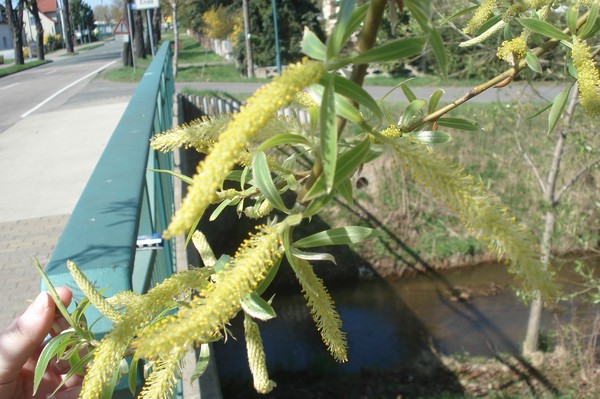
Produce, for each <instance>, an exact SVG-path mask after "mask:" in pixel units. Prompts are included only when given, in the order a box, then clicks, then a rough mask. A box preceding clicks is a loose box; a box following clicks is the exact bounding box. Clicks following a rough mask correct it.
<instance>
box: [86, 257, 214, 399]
mask: <svg viewBox="0 0 600 399" xmlns="http://www.w3.org/2000/svg"><path fill="white" fill-rule="evenodd" d="M212 273H213V271H212V269H209V268H203V269H194V270H188V271H183V272H179V273H177V274H175V275H173V276H172V277H170V278H168V279H165V280H164V281H163V282H162V283H160V284H158V285H156V286H155V287H153V288H152V289H151V290H150V291H148V293H146V294H145V295H142V296H140V297H139V298H138V299H139V300H138V301H136V303H135V304H132V306H128V307H127V309H126V311H125V314H124V315H123V318H122V319H121V320H120V321H117V322H115V323H114V325H113V328H112V330H111V331H110V332H109V333H108V334H107V335H106V336H105V337H104V338H103V339H102V340H101V341H100V345H99V346H98V348H97V349H96V350H95V352H94V358H93V360H92V362H91V364H90V365H89V367H88V372H87V373H86V377H85V379H84V382H83V388H82V392H81V395H80V398H81V399H99V398H101V397H102V390H103V389H104V387H106V385H107V384H108V383H109V382H110V380H111V378H112V375H113V371H114V370H115V368H116V367H117V366H118V364H119V362H120V360H121V359H122V358H123V356H124V355H125V352H126V351H127V349H128V348H129V346H130V343H131V341H132V340H133V338H134V337H135V336H136V335H138V333H139V332H140V331H142V330H143V328H145V327H146V326H147V324H148V323H149V322H150V321H151V320H152V319H153V318H154V317H156V316H157V315H158V314H159V313H160V312H161V311H162V310H164V309H165V307H172V306H174V301H175V299H176V298H178V297H179V296H180V295H182V294H183V292H185V291H188V290H191V289H202V288H204V287H205V286H206V285H207V284H208V277H209V276H210V275H211V274H212Z"/></svg>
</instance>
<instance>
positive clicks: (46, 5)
mask: <svg viewBox="0 0 600 399" xmlns="http://www.w3.org/2000/svg"><path fill="white" fill-rule="evenodd" d="M37 4H38V11H39V15H40V20H41V22H42V27H43V28H44V36H48V35H56V34H61V33H62V29H61V24H60V14H59V10H58V7H57V4H56V0H37ZM23 24H24V26H23V32H24V33H25V36H26V37H27V43H29V42H30V41H36V40H37V28H36V26H35V18H34V17H33V15H32V14H31V13H30V12H29V10H27V8H25V12H24V13H23Z"/></svg>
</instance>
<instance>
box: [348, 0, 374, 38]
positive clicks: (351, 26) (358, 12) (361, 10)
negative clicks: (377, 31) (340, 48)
mask: <svg viewBox="0 0 600 399" xmlns="http://www.w3.org/2000/svg"><path fill="white" fill-rule="evenodd" d="M368 10H369V3H365V4H363V5H362V6H360V7H357V8H356V9H355V10H354V11H353V12H352V15H351V16H350V19H349V20H348V24H347V26H346V31H345V32H344V39H343V41H342V42H343V43H346V42H347V41H348V39H349V38H350V36H352V34H353V33H354V32H356V30H357V29H358V28H359V27H360V24H362V22H363V20H364V19H365V16H366V15H367V11H368Z"/></svg>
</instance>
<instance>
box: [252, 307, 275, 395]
mask: <svg viewBox="0 0 600 399" xmlns="http://www.w3.org/2000/svg"><path fill="white" fill-rule="evenodd" d="M244 334H245V337H246V353H247V354H248V366H249V367H250V372H251V373H252V380H253V382H254V389H256V392H258V393H269V392H271V391H272V390H273V388H274V387H275V386H276V385H277V384H275V382H274V381H271V380H270V379H269V372H268V370H267V361H266V358H265V351H264V348H263V343H262V339H261V337H260V331H259V329H258V324H256V323H255V322H254V321H253V320H252V319H251V318H250V316H248V315H244Z"/></svg>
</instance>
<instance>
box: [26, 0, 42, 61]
mask: <svg viewBox="0 0 600 399" xmlns="http://www.w3.org/2000/svg"><path fill="white" fill-rule="evenodd" d="M29 11H30V12H31V14H32V15H33V18H34V19H35V30H36V32H37V38H36V41H37V58H38V60H40V61H43V60H44V59H45V53H44V26H43V25H42V19H41V18H40V13H39V10H38V5H37V0H33V1H31V2H30V3H29Z"/></svg>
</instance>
